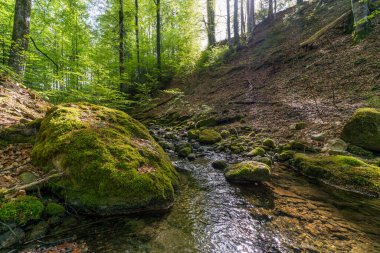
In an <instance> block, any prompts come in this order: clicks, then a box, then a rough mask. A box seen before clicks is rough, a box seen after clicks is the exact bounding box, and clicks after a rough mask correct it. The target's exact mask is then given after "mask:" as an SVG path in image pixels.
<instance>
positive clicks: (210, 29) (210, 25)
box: [206, 0, 216, 46]
mask: <svg viewBox="0 0 380 253" xmlns="http://www.w3.org/2000/svg"><path fill="white" fill-rule="evenodd" d="M206 30H207V38H208V45H209V46H213V45H215V43H216V38H215V0H207V23H206Z"/></svg>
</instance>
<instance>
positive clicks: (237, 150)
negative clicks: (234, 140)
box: [230, 144, 244, 154]
mask: <svg viewBox="0 0 380 253" xmlns="http://www.w3.org/2000/svg"><path fill="white" fill-rule="evenodd" d="M230 150H231V153H232V154H240V153H242V152H243V151H244V147H242V146H241V145H240V144H232V145H231V146H230Z"/></svg>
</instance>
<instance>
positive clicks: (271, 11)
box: [268, 0, 274, 20]
mask: <svg viewBox="0 0 380 253" xmlns="http://www.w3.org/2000/svg"><path fill="white" fill-rule="evenodd" d="M268 19H269V20H273V19H274V13H273V0H269V7H268Z"/></svg>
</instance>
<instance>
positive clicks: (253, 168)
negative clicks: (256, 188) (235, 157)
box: [224, 161, 270, 183]
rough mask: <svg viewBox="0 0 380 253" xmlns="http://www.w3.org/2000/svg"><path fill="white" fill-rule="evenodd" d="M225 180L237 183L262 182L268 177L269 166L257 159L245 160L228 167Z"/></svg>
mask: <svg viewBox="0 0 380 253" xmlns="http://www.w3.org/2000/svg"><path fill="white" fill-rule="evenodd" d="M224 175H225V176H226V178H227V180H229V181H233V182H238V183H250V182H263V181H268V180H269V178H270V167H269V166H268V165H266V164H264V163H261V162H257V161H245V162H241V163H237V164H234V165H231V166H230V167H228V168H227V169H226V171H225V173H224Z"/></svg>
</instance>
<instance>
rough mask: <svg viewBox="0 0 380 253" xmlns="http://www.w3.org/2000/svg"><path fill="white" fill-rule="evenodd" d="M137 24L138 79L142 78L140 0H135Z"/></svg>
mask: <svg viewBox="0 0 380 253" xmlns="http://www.w3.org/2000/svg"><path fill="white" fill-rule="evenodd" d="M135 11H136V13H135V26H136V28H135V29H136V30H135V31H136V58H137V80H139V79H140V74H141V70H140V38H139V0H135Z"/></svg>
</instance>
